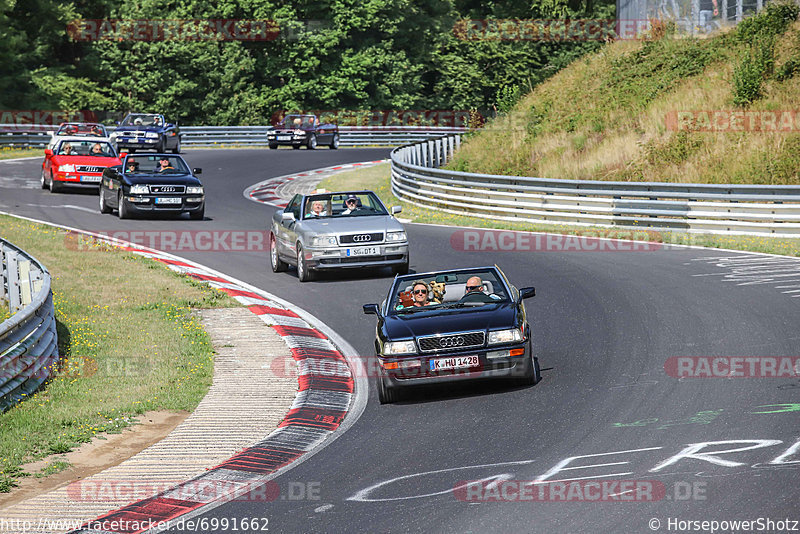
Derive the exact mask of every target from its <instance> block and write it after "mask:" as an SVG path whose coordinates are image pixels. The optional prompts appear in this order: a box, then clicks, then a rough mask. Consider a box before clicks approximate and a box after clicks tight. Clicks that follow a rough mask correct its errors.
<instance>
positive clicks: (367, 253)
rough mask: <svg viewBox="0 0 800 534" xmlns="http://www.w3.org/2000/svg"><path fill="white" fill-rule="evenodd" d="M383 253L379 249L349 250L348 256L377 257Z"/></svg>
mask: <svg viewBox="0 0 800 534" xmlns="http://www.w3.org/2000/svg"><path fill="white" fill-rule="evenodd" d="M380 253H381V251H380V248H378V247H359V248H348V249H347V255H348V256H377V255H379V254H380Z"/></svg>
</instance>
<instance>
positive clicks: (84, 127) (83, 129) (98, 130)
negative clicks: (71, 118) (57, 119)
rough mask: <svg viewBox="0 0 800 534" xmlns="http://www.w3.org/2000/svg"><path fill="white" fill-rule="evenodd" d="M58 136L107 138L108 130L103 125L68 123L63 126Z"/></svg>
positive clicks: (57, 133)
mask: <svg viewBox="0 0 800 534" xmlns="http://www.w3.org/2000/svg"><path fill="white" fill-rule="evenodd" d="M56 135H76V136H82V135H86V136H93V137H106V136H107V134H106V128H105V126H103V125H102V124H93V123H82V122H68V123H67V124H62V125H61V127H60V128H59V129H58V131H57V132H56Z"/></svg>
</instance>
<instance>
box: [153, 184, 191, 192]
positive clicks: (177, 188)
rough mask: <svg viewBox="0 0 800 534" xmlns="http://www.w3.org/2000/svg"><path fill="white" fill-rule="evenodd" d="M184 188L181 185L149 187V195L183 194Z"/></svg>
mask: <svg viewBox="0 0 800 534" xmlns="http://www.w3.org/2000/svg"><path fill="white" fill-rule="evenodd" d="M184 191H186V186H183V185H151V186H150V192H151V193H183V192H184Z"/></svg>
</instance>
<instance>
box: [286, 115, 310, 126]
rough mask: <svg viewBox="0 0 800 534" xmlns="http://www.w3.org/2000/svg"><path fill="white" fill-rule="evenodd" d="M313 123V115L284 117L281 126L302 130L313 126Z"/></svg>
mask: <svg viewBox="0 0 800 534" xmlns="http://www.w3.org/2000/svg"><path fill="white" fill-rule="evenodd" d="M314 122H315V120H314V115H286V118H284V119H283V123H282V124H283V125H284V126H285V127H287V128H302V127H304V126H306V127H307V126H314Z"/></svg>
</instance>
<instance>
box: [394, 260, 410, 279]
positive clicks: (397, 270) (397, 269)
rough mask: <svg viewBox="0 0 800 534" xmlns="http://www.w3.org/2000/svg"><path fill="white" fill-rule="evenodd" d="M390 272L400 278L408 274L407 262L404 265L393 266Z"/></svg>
mask: <svg viewBox="0 0 800 534" xmlns="http://www.w3.org/2000/svg"><path fill="white" fill-rule="evenodd" d="M392 272H393V273H394V274H399V275H401V276H403V275H406V274H408V260H406V262H405V263H401V264H400V265H395V266H393V267H392Z"/></svg>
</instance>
